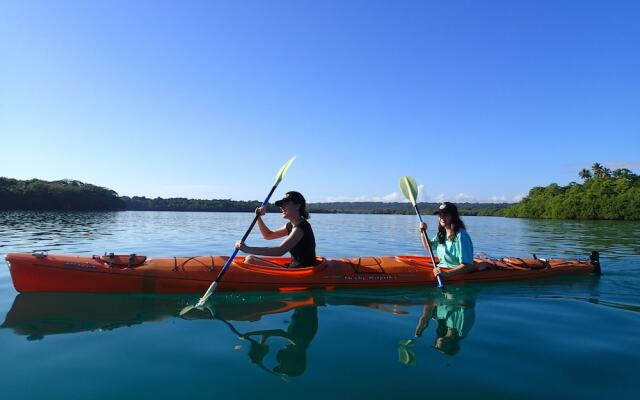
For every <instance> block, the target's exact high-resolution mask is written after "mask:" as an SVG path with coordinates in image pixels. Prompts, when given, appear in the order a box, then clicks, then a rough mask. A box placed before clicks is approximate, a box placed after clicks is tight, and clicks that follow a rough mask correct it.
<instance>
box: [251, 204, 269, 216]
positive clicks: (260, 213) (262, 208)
mask: <svg viewBox="0 0 640 400" xmlns="http://www.w3.org/2000/svg"><path fill="white" fill-rule="evenodd" d="M254 212H255V213H256V215H257V216H259V217H261V216H263V215H265V214H266V213H267V207H266V206H260V207H258V208H256V209H255V211H254Z"/></svg>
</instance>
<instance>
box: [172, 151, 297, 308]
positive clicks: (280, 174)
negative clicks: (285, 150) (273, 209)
mask: <svg viewBox="0 0 640 400" xmlns="http://www.w3.org/2000/svg"><path fill="white" fill-rule="evenodd" d="M295 159H296V158H295V157H291V159H289V161H287V162H286V163H285V164H284V165H283V166H282V167H281V168H280V170H279V171H278V174H277V175H276V180H275V182H274V183H273V187H272V188H271V191H270V192H269V194H268V195H267V197H266V198H265V199H264V201H263V202H262V206H266V205H267V204H268V203H269V199H270V198H271V195H272V194H273V192H274V191H275V190H276V188H277V187H278V184H279V183H280V181H281V180H282V178H283V177H284V174H286V173H287V170H288V169H289V167H290V166H291V163H293V160H295ZM258 218H259V216H258V215H257V214H256V216H255V218H254V219H253V222H251V225H249V229H247V231H246V232H245V234H244V236H243V237H242V239H241V241H242V242H244V241H245V240H247V237H248V236H249V233H251V230H252V229H253V227H254V225H255V224H256V222H257V221H258ZM237 254H238V249H235V250H234V251H233V254H231V257H229V259H228V260H227V262H226V263H225V264H224V266H223V267H222V269H221V270H220V273H218V276H217V277H216V279H215V280H214V281H213V282H212V283H211V286H209V289H207V291H206V292H205V293H204V296H202V297H201V298H200V300H199V301H198V303H196V305H195V306H186V307H185V308H183V309H182V311H180V315H184V314H186V313H188V312H189V311H191V310H193V309H194V308H197V309H200V310H202V308H203V306H204V303H206V301H207V300H208V299H209V297H210V296H211V294H212V293H213V292H214V291H215V290H216V287H218V283H219V282H220V279H222V276H223V275H224V273H225V272H226V271H227V268H229V265H231V263H232V262H233V259H234V258H236V255H237Z"/></svg>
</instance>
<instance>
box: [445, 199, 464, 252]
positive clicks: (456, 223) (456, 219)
mask: <svg viewBox="0 0 640 400" xmlns="http://www.w3.org/2000/svg"><path fill="white" fill-rule="evenodd" d="M446 214H449V215H451V230H452V231H453V233H452V234H451V236H450V237H449V240H451V241H453V240H455V238H456V235H457V234H458V232H459V231H460V229H461V228H462V229H467V228H465V226H464V222H462V219H460V214H458V209H457V208H455V207H453V208H452V209H451V211H449V212H447V213H446ZM446 239H447V230H446V229H445V228H444V226H442V225H440V224H438V242H440V243H441V244H444V242H445V241H446Z"/></svg>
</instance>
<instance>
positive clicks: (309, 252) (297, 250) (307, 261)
mask: <svg viewBox="0 0 640 400" xmlns="http://www.w3.org/2000/svg"><path fill="white" fill-rule="evenodd" d="M298 228H300V229H302V233H303V235H302V239H300V241H299V242H298V244H296V245H295V246H293V248H292V249H291V250H290V252H291V264H289V266H290V267H293V268H295V267H311V266H314V265H316V238H315V236H313V229H311V225H310V224H309V222H307V220H306V219H303V220H302V222H300V223H299V224H298ZM292 230H293V224H292V223H291V222H289V223H287V232H289V233H291V231H292Z"/></svg>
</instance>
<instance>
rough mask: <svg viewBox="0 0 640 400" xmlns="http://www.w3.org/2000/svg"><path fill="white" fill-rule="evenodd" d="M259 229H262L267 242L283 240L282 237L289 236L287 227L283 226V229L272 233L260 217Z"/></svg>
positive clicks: (261, 231)
mask: <svg viewBox="0 0 640 400" xmlns="http://www.w3.org/2000/svg"><path fill="white" fill-rule="evenodd" d="M258 228H259V229H260V233H261V234H262V237H263V238H265V239H266V240H273V239H277V238H281V237H284V236H287V234H288V232H287V226H286V225H285V226H283V227H282V228H279V229H276V230H275V231H272V230H271V229H269V227H267V225H266V224H265V223H264V221H263V220H262V217H258Z"/></svg>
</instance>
